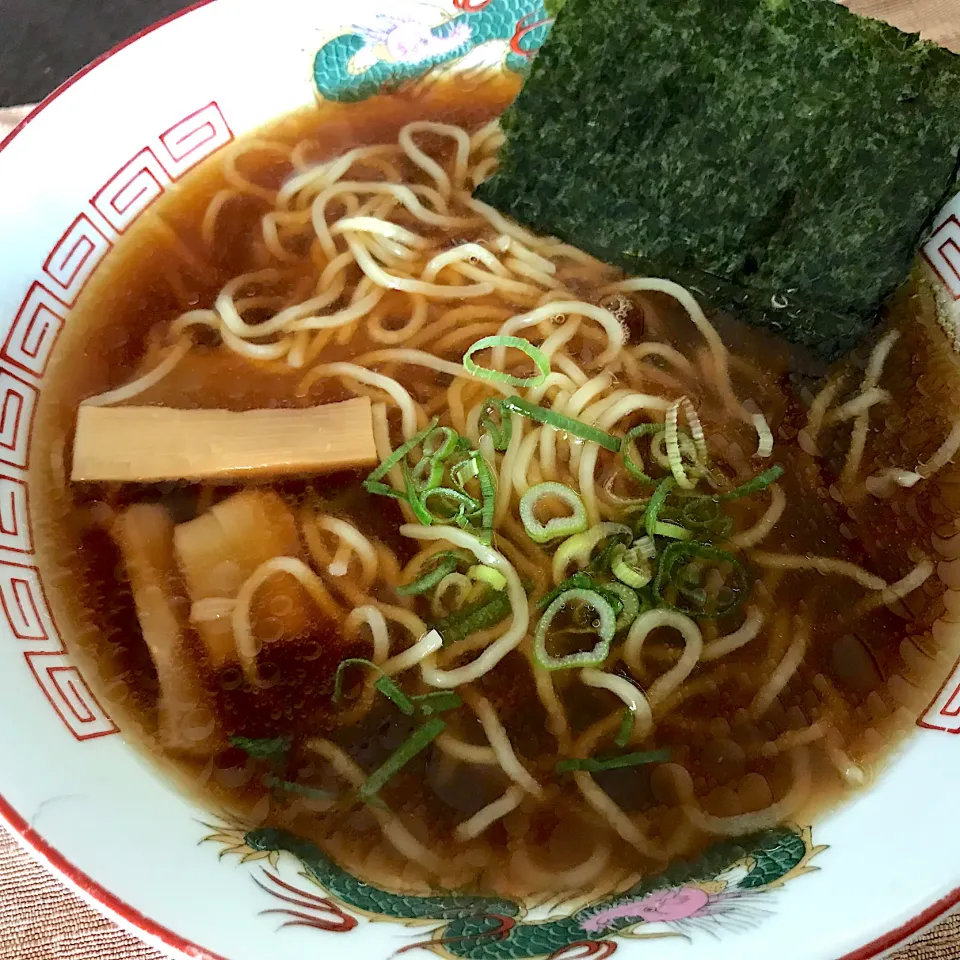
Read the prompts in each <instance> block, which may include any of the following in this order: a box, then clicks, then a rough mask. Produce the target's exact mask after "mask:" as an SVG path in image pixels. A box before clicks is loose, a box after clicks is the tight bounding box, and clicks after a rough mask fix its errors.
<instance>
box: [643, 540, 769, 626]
mask: <svg viewBox="0 0 960 960" xmlns="http://www.w3.org/2000/svg"><path fill="white" fill-rule="evenodd" d="M696 560H705V561H707V562H709V563H712V564H726V565H728V566H729V567H730V569H731V576H732V579H733V582H732V583H726V582H725V583H724V589H725V590H726V591H727V592H728V593H729V595H730V596H729V599H728V600H726V601H720V602H717V603H715V604H714V605H713V607H712V608H710V607H708V603H709V598H708V597H707V595H706V591H702V590H701V589H700V588H699V586H698V585H697V584H695V583H692V582H690V581H689V579H683V580H682V579H681V574H683V573H684V571H683V570H680V569H679V568H680V567H681V565H684V567H686V566H688V565H689V564H691V563H693V562H694V561H696ZM670 586H673V587H674V588H676V590H677V592H678V594H680V596H682V597H684V598H686V599H689V600H692V601H693V606H691V605H685V604H682V603H678V602H676V601H673V602H671V601H670V600H669V599H668V598H667V596H666V595H665V592H664V591H665V590H666V589H667V587H670ZM749 586H750V583H749V577H748V575H747V571H746V569H745V568H744V566H743V564H742V563H741V562H740V561H739V560H738V559H737V558H736V557H735V556H734V555H733V554H732V553H728V552H727V551H726V550H720V549H719V548H718V547H714V546H711V545H710V544H708V543H700V542H699V541H697V540H693V541H688V542H686V543H683V542H678V543H671V544H670V545H669V546H668V547H667V548H666V550H664V551H663V554H662V555H661V557H660V563H659V565H658V567H657V575H656V577H655V578H654V581H653V594H654V597H655V598H656V600H657V603H658V605H662V606H673V607H674V608H675V609H677V610H679V611H680V612H681V613H686V614H688V615H689V616H692V617H708V618H711V619H712V618H716V617H722V616H725V615H726V614H728V613H732V612H733V611H734V610H736V609H737V607H739V606H740V604H742V603H743V601H744V600H745V599H746V597H747V594H748V593H749Z"/></svg>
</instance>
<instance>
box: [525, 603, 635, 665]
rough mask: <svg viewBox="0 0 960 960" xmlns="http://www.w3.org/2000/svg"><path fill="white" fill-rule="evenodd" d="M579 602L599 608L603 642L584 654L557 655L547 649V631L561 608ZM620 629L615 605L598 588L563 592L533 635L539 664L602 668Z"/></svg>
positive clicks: (535, 654) (545, 611) (598, 629)
mask: <svg viewBox="0 0 960 960" xmlns="http://www.w3.org/2000/svg"><path fill="white" fill-rule="evenodd" d="M576 601H579V602H581V603H585V604H587V605H588V606H590V607H591V608H592V609H593V610H595V611H596V614H597V617H598V618H599V620H600V626H599V627H597V633H598V634H599V636H600V640H599V642H598V643H597V644H596V646H595V647H594V648H593V649H592V650H584V651H583V652H581V653H571V654H568V655H567V656H564V657H554V656H553V655H552V654H550V653H548V652H547V631H548V630H549V629H550V625H551V623H553V621H554V619H555V618H556V617H557V616H558V614H559V613H560V611H561V610H563V609H564V607H566V606H567V604H569V603H574V602H576ZM616 629H617V618H616V616H615V615H614V612H613V607H611V606H610V604H609V603H607V601H606V600H604V598H603V597H602V596H600V594H599V593H597V592H596V591H595V590H581V589H577V588H574V589H573V590H567V591H566V592H565V593H561V594H560V596H559V597H557V598H556V599H555V600H554V601H553V603H551V604H550V606H549V607H547V609H546V610H544V612H543V616H542V617H541V618H540V622H539V623H538V624H537V629H536V632H535V634H534V638H533V655H534V659H535V660H536V661H537V664H538V665H539V666H541V667H543V669H544V670H574V669H578V668H580V667H599V666H601V665H602V664H603V662H604V661H605V660H606V659H607V657H608V656H609V655H610V643H611V641H612V640H613V635H614V633H615V632H616Z"/></svg>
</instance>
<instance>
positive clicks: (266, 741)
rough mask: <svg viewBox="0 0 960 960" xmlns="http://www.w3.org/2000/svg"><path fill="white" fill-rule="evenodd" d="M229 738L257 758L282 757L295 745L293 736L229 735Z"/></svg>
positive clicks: (231, 742)
mask: <svg viewBox="0 0 960 960" xmlns="http://www.w3.org/2000/svg"><path fill="white" fill-rule="evenodd" d="M227 740H228V741H229V743H230V745H231V746H234V747H237V748H238V749H240V750H242V751H243V752H244V753H246V754H248V755H249V756H251V757H253V758H254V759H255V760H277V759H280V758H282V757H284V756H286V755H287V753H289V752H290V747H292V746H293V737H270V738H266V737H227Z"/></svg>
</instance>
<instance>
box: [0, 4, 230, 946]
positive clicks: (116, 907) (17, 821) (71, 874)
mask: <svg viewBox="0 0 960 960" xmlns="http://www.w3.org/2000/svg"><path fill="white" fill-rule="evenodd" d="M213 2H214V0H194V2H193V3H191V4H190V5H189V6H187V7H184V8H182V9H181V10H177V11H175V12H174V13H171V14H169V15H167V16H166V17H162V18H161V19H159V20H156V21H154V22H153V23H150V24H148V25H147V26H145V27H143V28H142V29H141V30H138V31H137V32H136V33H134V34H131V35H130V36H129V37H126V38H125V39H124V40H121V41H120V42H119V43H117V44H115V45H114V46H112V47H111V48H110V49H109V50H107V51H106V52H105V53H102V54H101V55H100V56H99V57H97V58H95V59H94V60H91V61H90V63H88V64H86V66H83V67H81V68H80V69H79V70H78V71H77V72H76V73H74V74H72V75H71V76H69V77H67V79H66V80H64V81H63V83H61V84H60V85H59V86H57V87H56V88H55V89H54V90H53V91H52V92H51V93H49V94H47V96H45V97H44V98H43V99H42V100H41V101H40V102H39V103H38V104H37V105H36V106H35V107H34V108H33V109H32V110H31V111H30V112H29V113H28V114H27V115H26V116H25V117H24V118H23V119H22V120H21V121H20V122H19V123H18V124H17V125H16V126H15V127H14V128H13V129H12V130H11V131H10V132H9V133H8V134H7V135H6V136H5V137H4V138H3V140H0V151H2V150H5V149H7V148H8V147H9V146H10V144H11V143H13V141H14V140H15V139H16V138H17V136H18V135H19V134H20V133H22V132H23V130H24V129H26V127H27V126H29V124H30V123H31V121H32V120H34V119H35V118H36V117H37V116H38V115H39V114H40V113H41V112H42V111H43V110H45V109H46V108H47V107H49V106H50V104H52V103H53V102H54V101H55V100H57V99H59V98H60V97H61V96H62V95H63V94H64V93H66V92H67V91H68V90H69V89H70V88H71V87H72V86H73V85H74V84H75V83H77V82H78V81H79V80H81V79H83V77H85V76H86V75H87V74H88V73H90V72H91V71H92V70H94V69H96V68H97V67H98V66H100V64H101V63H104V62H105V61H107V60H109V59H110V58H111V57H113V56H115V55H116V54H118V53H120V51H121V50H124V49H126V48H127V47H129V46H130V45H131V44H134V43H136V42H137V41H138V40H140V39H141V38H142V37H146V36H148V35H149V34H151V33H154V32H156V31H157V30H159V29H160V28H161V27H165V26H166V25H167V24H168V23H173V22H174V21H175V20H179V19H181V18H182V17H185V16H187V15H188V14H190V13H193V12H194V11H195V10H199V9H200V8H201V7H206V6H209V5H210V4H211V3H213ZM0 821H2V822H3V824H4V826H6V827H7V828H8V830H9V831H10V833H11V834H12V835H13V836H14V838H15V839H16V841H17V842H18V844H19V845H20V847H21V848H23V849H24V850H26V851H27V852H28V853H29V854H31V855H32V856H33V857H34V859H35V860H37V861H39V862H40V864H41V865H42V866H44V867H46V868H49V870H50V871H51V872H52V873H53V875H54V876H55V877H57V879H60V880H62V881H64V882H65V883H66V885H67V887H68V888H70V889H71V890H72V891H74V892H75V893H77V894H79V895H80V896H81V898H82V899H84V900H86V901H88V902H89V903H92V905H94V906H95V907H97V908H98V909H100V910H101V911H102V912H103V913H105V914H106V915H107V916H108V917H110V918H111V919H113V920H114V921H116V922H117V924H118V925H119V926H120V927H121V928H122V929H125V930H126V931H127V932H135V933H136V934H137V935H139V936H141V938H142V939H144V940H145V942H147V943H148V944H149V945H150V946H153V947H156V948H158V949H160V950H162V951H163V952H165V953H167V954H168V955H170V951H171V950H173V951H176V953H177V954H178V955H179V956H182V957H189V958H191V960H227V958H226V957H222V956H219V955H218V954H215V953H211V952H210V951H209V950H207V949H206V948H205V947H201V946H200V945H199V944H197V943H193V942H192V941H190V940H187V939H186V938H184V937H182V936H180V935H179V934H178V933H176V932H175V931H173V930H170V929H169V928H167V927H164V926H163V925H161V924H159V923H157V922H156V921H155V920H153V919H151V918H150V917H148V916H146V915H145V914H143V913H141V912H140V911H139V910H137V909H135V908H134V907H132V906H131V905H130V904H128V903H126V902H125V901H124V900H122V899H121V898H120V897H118V896H117V895H116V894H114V893H112V892H111V891H110V890H108V889H107V888H106V887H104V886H101V885H100V884H99V883H97V882H96V881H95V880H93V879H92V878H90V877H89V876H87V874H85V873H84V872H83V871H82V870H80V869H78V868H77V867H76V866H74V864H72V863H71V862H70V861H69V860H68V859H67V858H66V857H65V856H64V855H63V854H62V853H60V851H59V850H57V849H56V847H54V846H52V845H51V844H49V843H48V842H47V841H46V840H44V839H43V837H42V836H41V835H40V834H39V833H38V832H37V831H36V830H34V829H33V827H31V826H30V824H29V823H28V822H27V821H26V820H25V819H24V818H23V817H22V816H21V815H20V813H19V812H18V811H17V810H16V809H15V808H14V807H13V806H12V804H10V803H9V802H8V801H7V799H6V798H5V797H4V796H3V795H2V794H0Z"/></svg>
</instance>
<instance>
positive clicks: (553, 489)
mask: <svg viewBox="0 0 960 960" xmlns="http://www.w3.org/2000/svg"><path fill="white" fill-rule="evenodd" d="M545 497H556V498H557V499H558V500H560V501H562V502H563V503H564V504H565V505H566V506H568V507H569V508H570V513H569V514H567V515H566V516H563V517H554V518H553V519H551V520H548V521H547V522H546V523H541V522H540V521H539V520H538V519H537V516H536V507H537V504H538V503H539V502H540V501H541V500H542V499H543V498H545ZM520 519H521V521H523V529H524V530H526V531H527V536H528V537H529V538H530V539H531V540H532V541H533V542H534V543H549V542H550V541H551V540H556V539H558V538H559V537H572V536H573V535H574V534H577V533H583V531H584V530H586V529H587V510H586V507H584V505H583V500H581V499H580V495H579V494H578V493H577V492H576V491H575V490H573V489H571V488H570V487H568V486H567V485H566V484H565V483H538V484H536V486H533V487H531V488H530V489H529V490H528V491H527V492H526V493H525V494H524V495H523V496H522V497H521V498H520Z"/></svg>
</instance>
